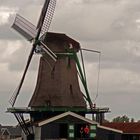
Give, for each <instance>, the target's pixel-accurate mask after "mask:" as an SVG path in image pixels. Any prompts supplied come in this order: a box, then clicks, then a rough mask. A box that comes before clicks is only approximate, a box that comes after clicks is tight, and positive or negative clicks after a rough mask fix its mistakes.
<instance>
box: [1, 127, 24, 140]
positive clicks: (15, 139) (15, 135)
mask: <svg viewBox="0 0 140 140" xmlns="http://www.w3.org/2000/svg"><path fill="white" fill-rule="evenodd" d="M21 133H22V131H21V128H20V126H2V125H0V140H21V139H22V138H21Z"/></svg>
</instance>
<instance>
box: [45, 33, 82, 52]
mask: <svg viewBox="0 0 140 140" xmlns="http://www.w3.org/2000/svg"><path fill="white" fill-rule="evenodd" d="M45 40H46V41H47V42H52V41H54V40H59V41H61V42H66V43H67V44H69V46H70V48H71V47H73V49H75V50H77V51H78V50H79V49H80V43H79V42H77V41H75V40H74V39H72V38H70V37H69V36H67V35H66V34H64V33H54V32H48V33H47V34H46V37H45Z"/></svg>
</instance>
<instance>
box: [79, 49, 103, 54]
mask: <svg viewBox="0 0 140 140" xmlns="http://www.w3.org/2000/svg"><path fill="white" fill-rule="evenodd" d="M81 50H83V51H88V52H94V53H101V52H100V51H96V50H91V49H85V48H81Z"/></svg>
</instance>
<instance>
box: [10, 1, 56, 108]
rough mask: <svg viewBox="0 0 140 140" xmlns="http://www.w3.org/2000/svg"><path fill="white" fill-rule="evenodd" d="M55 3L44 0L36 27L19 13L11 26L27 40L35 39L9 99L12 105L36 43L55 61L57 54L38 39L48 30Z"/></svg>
mask: <svg viewBox="0 0 140 140" xmlns="http://www.w3.org/2000/svg"><path fill="white" fill-rule="evenodd" d="M55 5H56V0H45V4H44V6H43V9H42V12H41V15H40V19H39V22H38V26H37V29H36V28H35V26H34V25H33V24H32V23H30V22H29V21H27V20H26V19H24V18H23V17H21V16H19V15H17V16H16V19H15V22H14V24H13V28H14V29H15V30H16V31H18V32H19V33H20V34H21V35H23V36H24V37H25V38H26V39H27V40H29V41H32V40H33V39H35V41H34V43H33V46H32V49H31V52H30V55H29V57H28V61H27V64H26V67H25V70H24V72H23V75H22V78H21V81H20V83H19V86H18V88H17V91H16V93H14V95H13V96H12V98H11V99H10V101H9V102H10V103H11V105H12V106H14V104H15V102H16V99H17V97H18V95H19V92H20V90H21V87H22V85H23V82H24V79H25V76H26V73H27V70H28V68H29V65H30V63H31V60H32V57H33V53H34V51H35V49H36V47H37V46H38V44H41V45H42V46H41V48H42V49H43V51H45V52H46V53H47V54H48V55H49V56H50V57H51V58H52V59H53V60H54V61H56V58H57V56H56V55H55V54H54V53H53V52H52V51H51V50H49V49H48V47H47V46H46V45H44V43H42V41H41V40H40V37H41V36H42V35H43V36H45V33H47V32H48V29H49V26H50V23H51V20H52V17H53V13H54V10H55ZM41 39H43V38H41Z"/></svg>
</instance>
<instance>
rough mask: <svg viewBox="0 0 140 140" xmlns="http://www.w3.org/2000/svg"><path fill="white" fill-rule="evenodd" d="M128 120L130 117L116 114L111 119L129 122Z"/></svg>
mask: <svg viewBox="0 0 140 140" xmlns="http://www.w3.org/2000/svg"><path fill="white" fill-rule="evenodd" d="M131 120H132V119H131ZM129 121H130V119H129V118H128V117H127V116H126V115H123V116H118V117H116V118H114V119H113V120H112V122H129Z"/></svg>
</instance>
